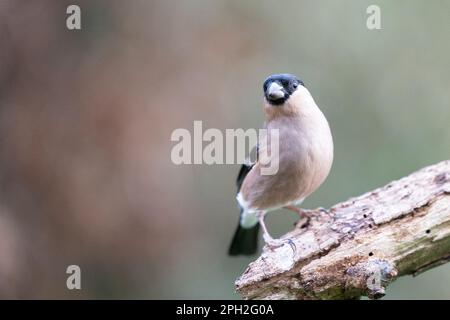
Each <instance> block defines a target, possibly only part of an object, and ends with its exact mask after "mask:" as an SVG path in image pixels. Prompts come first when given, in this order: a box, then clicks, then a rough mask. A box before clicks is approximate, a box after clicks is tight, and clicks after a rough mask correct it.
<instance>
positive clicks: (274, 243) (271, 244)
mask: <svg viewBox="0 0 450 320" xmlns="http://www.w3.org/2000/svg"><path fill="white" fill-rule="evenodd" d="M285 244H288V245H289V246H290V247H291V249H292V252H293V253H294V255H295V254H296V252H297V246H296V245H295V243H294V241H292V240H291V239H271V240H270V241H267V242H266V245H267V248H269V250H272V251H273V250H275V249H277V248H280V247H282V246H284V245H285Z"/></svg>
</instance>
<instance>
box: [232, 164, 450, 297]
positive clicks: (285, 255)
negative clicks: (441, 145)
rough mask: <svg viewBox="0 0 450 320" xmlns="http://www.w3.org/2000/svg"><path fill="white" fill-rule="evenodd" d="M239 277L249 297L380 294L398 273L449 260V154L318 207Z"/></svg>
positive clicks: (415, 271)
mask: <svg viewBox="0 0 450 320" xmlns="http://www.w3.org/2000/svg"><path fill="white" fill-rule="evenodd" d="M316 213H317V215H316V216H315V217H314V218H312V219H311V221H310V223H309V225H308V226H306V227H304V228H302V227H300V226H299V227H296V228H295V229H294V230H293V231H291V232H289V233H287V234H286V235H284V236H283V237H282V238H283V239H286V238H289V239H291V240H292V241H293V242H294V243H295V246H296V250H295V252H294V250H292V248H291V247H290V246H289V245H284V246H282V247H280V248H278V249H275V250H273V251H271V250H269V249H267V248H266V247H265V248H264V249H263V253H262V255H261V256H260V257H259V258H258V259H257V260H256V261H254V262H252V263H251V264H250V265H249V266H248V267H247V270H246V271H245V272H244V273H243V274H242V275H241V276H240V277H239V279H237V280H236V283H235V284H236V290H237V291H238V292H239V293H240V294H242V296H243V297H244V298H246V299H357V298H359V297H361V296H362V295H366V296H368V297H370V298H379V297H381V296H383V295H384V294H385V288H386V286H387V285H388V284H389V283H390V282H391V281H392V280H394V279H395V278H397V277H399V276H402V275H407V274H412V275H417V274H418V273H421V272H423V271H425V270H428V269H430V268H433V267H435V266H437V265H440V264H442V263H445V262H447V261H449V260H450V161H444V162H441V163H438V164H436V165H433V166H430V167H426V168H424V169H422V170H419V171H417V172H415V173H413V174H411V175H409V176H407V177H405V178H402V179H400V180H398V181H393V182H391V183H389V184H388V185H386V186H384V187H382V188H379V189H376V190H374V191H372V192H368V193H366V194H363V195H362V196H360V197H357V198H352V199H349V200H348V201H345V202H342V203H339V204H337V205H335V206H333V207H332V208H331V209H330V210H329V212H328V213H324V212H320V211H319V210H317V212H316Z"/></svg>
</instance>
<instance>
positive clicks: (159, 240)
mask: <svg viewBox="0 0 450 320" xmlns="http://www.w3.org/2000/svg"><path fill="white" fill-rule="evenodd" d="M69 4H78V5H79V6H80V7H81V12H82V18H81V20H82V30H79V31H69V30H67V29H66V17H67V15H66V8H67V6H68V5H69ZM370 4H377V5H379V6H380V8H381V26H382V29H381V30H368V29H367V28H366V19H367V17H368V15H367V14H366V8H367V7H368V6H369V5H370ZM449 13H450V1H444V0H442V1H439V0H435V1H425V0H420V1H416V0H400V1H387V0H386V1H381V0H380V1H378V0H377V1H372V0H371V1H365V0H342V1H335V0H321V1H314V0H311V1H265V0H264V1H257V0H248V1H237V0H231V1H229V0H219V1H206V0H195V1H194V0H189V1H188V0H182V1H175V0H169V1H163V0H160V1H141V0H131V1H118V0H117V1H110V0H91V1H81V0H78V1H60V0H51V1H50V0H42V1H23V0H21V1H16V0H15V1H12V0H0V297H2V298H81V297H82V298H158V299H163V298H190V299H196V298H208V299H209V298H239V296H238V295H237V294H235V293H234V285H233V283H234V280H235V278H236V277H238V276H239V275H240V274H241V273H242V272H243V270H244V268H245V267H246V265H247V264H248V263H249V262H250V261H251V260H252V259H253V258H254V257H253V258H230V257H228V256H227V255H226V251H227V247H228V244H229V241H230V239H231V236H232V234H233V232H234V228H235V226H236V224H237V219H238V212H237V209H236V203H235V185H234V180H235V176H236V173H237V171H238V169H239V165H213V166H207V165H196V166H194V165H191V166H188V165H184V166H176V165H174V164H172V162H171V160H170V152H171V148H172V146H173V145H174V144H175V143H172V142H171V141H170V136H171V133H172V131H173V130H174V129H176V128H187V129H190V130H192V126H193V121H194V120H202V121H203V126H204V128H205V129H206V128H219V129H226V128H245V129H247V128H259V127H261V125H262V122H263V113H262V110H261V101H262V88H261V87H262V81H263V79H264V78H265V77H266V76H268V75H269V74H272V73H280V72H289V73H294V74H296V75H298V76H299V77H300V78H301V79H303V80H304V82H305V84H306V86H307V87H308V88H309V90H310V92H311V93H312V95H313V96H314V98H315V100H316V102H317V104H318V105H319V107H320V108H321V109H322V111H323V112H324V113H325V115H326V116H327V118H328V120H329V122H330V125H331V128H332V132H333V135H334V140H335V161H334V166H333V168H332V172H331V174H330V176H329V178H328V179H327V181H326V182H325V183H324V185H323V186H322V187H321V188H320V189H319V190H318V191H317V192H316V193H315V194H314V195H313V196H311V197H310V198H309V199H307V201H306V202H305V203H304V207H305V208H314V207H317V206H324V207H329V206H331V205H333V204H335V203H337V202H339V201H343V200H345V199H347V198H348V197H351V196H356V195H359V194H362V193H364V192H366V191H368V190H371V189H373V188H375V187H378V186H382V185H384V184H386V183H387V182H389V181H391V180H393V179H397V178H400V177H402V176H404V175H406V174H408V173H410V172H412V171H415V170H416V169H419V168H421V167H423V166H425V165H429V164H433V163H436V162H438V161H441V160H444V159H449V158H450V125H449V119H450V90H449V89H450V73H449V71H450V59H449V56H450V41H449V32H450V19H449ZM295 218H296V217H295V215H294V214H291V213H288V212H280V213H277V212H275V213H273V214H270V215H269V216H268V225H269V228H270V230H271V231H272V233H273V234H274V235H281V234H283V233H285V232H286V231H288V230H289V229H291V228H292V223H293V222H294V221H295ZM70 264H77V265H79V266H80V267H81V270H82V288H83V289H82V290H81V291H76V292H75V291H69V290H67V288H66V277H67V275H66V273H65V270H66V267H67V266H68V265H70ZM449 282H450V265H447V266H442V267H439V268H437V269H434V270H432V271H429V272H426V273H425V274H422V275H420V276H419V277H417V278H412V277H404V278H401V279H400V280H398V281H396V282H394V283H393V284H392V285H391V286H390V287H389V288H388V291H387V295H386V297H385V299H393V298H414V299H417V298H438V299H443V298H450V286H449V285H448V284H449Z"/></svg>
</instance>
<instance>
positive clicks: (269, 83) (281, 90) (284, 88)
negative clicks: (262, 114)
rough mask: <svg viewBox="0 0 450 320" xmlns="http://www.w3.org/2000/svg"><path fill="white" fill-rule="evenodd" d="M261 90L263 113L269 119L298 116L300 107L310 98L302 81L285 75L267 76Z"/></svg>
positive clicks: (290, 75)
mask: <svg viewBox="0 0 450 320" xmlns="http://www.w3.org/2000/svg"><path fill="white" fill-rule="evenodd" d="M263 90H264V100H265V101H264V102H265V103H264V106H265V111H266V114H268V115H269V116H270V117H274V116H277V115H281V114H286V115H287V114H290V115H292V114H298V113H299V112H301V110H300V108H301V105H302V104H304V102H306V101H307V100H309V98H310V97H311V95H310V94H309V91H308V90H307V89H306V88H305V86H304V83H303V81H302V80H300V79H299V78H298V77H296V76H294V75H292V74H287V73H283V74H273V75H271V76H269V77H268V78H267V79H266V80H265V81H264V85H263ZM311 99H312V98H311Z"/></svg>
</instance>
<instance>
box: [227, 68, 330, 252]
mask: <svg viewBox="0 0 450 320" xmlns="http://www.w3.org/2000/svg"><path fill="white" fill-rule="evenodd" d="M263 90H264V103H263V106H264V113H265V116H266V122H265V128H266V129H267V135H269V134H270V132H271V130H272V129H278V142H279V143H278V149H279V150H278V154H277V153H275V152H270V151H269V152H265V153H264V154H265V156H266V157H269V158H270V155H267V154H269V153H270V154H274V155H276V156H278V171H277V172H276V173H275V174H273V175H270V174H268V175H265V174H262V172H261V168H262V164H261V156H262V151H267V148H270V144H269V143H267V139H266V144H265V145H261V140H260V144H259V146H258V149H257V160H256V162H255V163H253V164H244V165H242V167H241V170H240V172H239V175H238V178H237V187H238V193H237V201H238V203H239V208H240V218H239V225H238V227H237V230H236V232H235V234H234V237H233V240H232V243H231V246H230V249H229V254H230V255H240V254H244V255H250V254H254V253H255V252H256V250H257V241H258V231H259V226H261V227H262V229H263V237H264V240H265V242H266V245H267V246H268V247H269V248H271V249H273V248H277V247H280V246H282V245H283V244H284V243H286V241H287V242H290V240H280V239H273V238H272V237H271V236H270V234H269V232H268V231H267V228H266V225H265V224H264V216H265V214H266V213H267V212H268V211H271V210H275V209H279V208H285V209H288V210H292V211H295V212H296V213H297V214H299V216H300V217H305V216H306V217H307V210H302V209H300V208H297V207H296V205H300V204H301V203H302V202H303V200H305V198H306V197H308V196H309V195H310V194H311V193H313V192H314V191H315V190H316V189H317V188H318V187H319V186H320V185H321V184H322V182H324V180H325V179H326V177H327V176H328V173H329V172H330V169H331V165H332V162H333V139H332V136H331V131H330V127H329V125H328V121H327V119H326V118H325V116H324V115H323V113H322V112H321V111H320V109H319V108H318V107H317V105H316V103H315V101H314V99H313V98H312V96H311V94H310V93H309V91H308V89H306V87H305V86H304V84H303V82H302V81H301V80H300V79H299V78H297V77H296V76H293V75H291V74H275V75H271V76H269V77H268V78H267V79H266V80H265V81H264V86H263ZM266 161H267V159H266Z"/></svg>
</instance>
